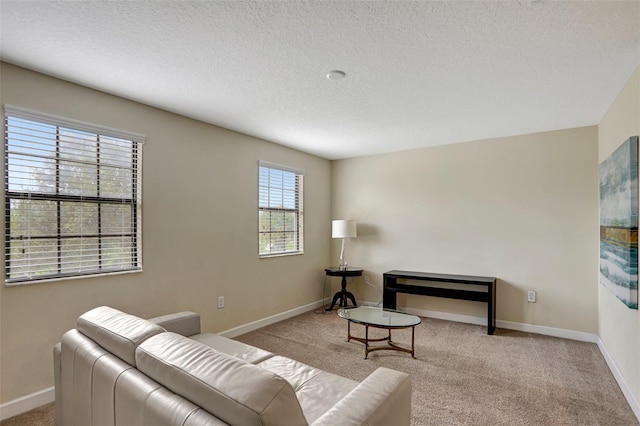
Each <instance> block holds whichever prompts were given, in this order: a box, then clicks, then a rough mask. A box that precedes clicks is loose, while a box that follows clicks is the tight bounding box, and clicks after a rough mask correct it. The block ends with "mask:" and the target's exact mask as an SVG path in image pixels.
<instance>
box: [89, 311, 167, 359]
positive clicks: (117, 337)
mask: <svg viewBox="0 0 640 426" xmlns="http://www.w3.org/2000/svg"><path fill="white" fill-rule="evenodd" d="M77 324H78V325H77V329H78V331H79V332H80V333H82V334H84V335H85V336H87V337H88V338H90V339H91V340H93V341H94V342H96V343H97V344H99V345H100V346H102V347H103V348H104V349H106V350H107V351H109V352H111V353H112V354H114V355H116V356H117V357H118V358H120V359H121V360H123V361H124V362H126V363H128V364H130V365H133V366H135V365H136V361H135V351H136V348H137V347H138V345H139V344H140V343H142V342H144V341H145V340H146V339H148V338H149V337H151V336H155V335H157V334H160V333H164V332H165V329H164V328H162V327H160V326H159V325H156V324H153V323H151V322H149V321H147V320H144V319H142V318H138V317H136V316H133V315H129V314H125V313H124V312H121V311H119V310H117V309H113V308H110V307H108V306H101V307H99V308H95V309H92V310H90V311H88V312H86V313H84V314H82V315H81V316H80V317H78V322H77Z"/></svg>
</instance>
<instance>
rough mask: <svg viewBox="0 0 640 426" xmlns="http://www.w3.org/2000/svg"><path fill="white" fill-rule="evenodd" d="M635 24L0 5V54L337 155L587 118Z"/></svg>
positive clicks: (599, 106)
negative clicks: (337, 74) (335, 75)
mask: <svg viewBox="0 0 640 426" xmlns="http://www.w3.org/2000/svg"><path fill="white" fill-rule="evenodd" d="M639 23H640V2H638V1H625V2H613V1H601V2H598V1H591V2H582V1H572V2H567V1H562V2H556V1H546V0H539V1H521V2H518V1H505V2H497V1H476V2H453V1H449V2H429V1H417V2H413V1H411V2H410V1H393V2H387V1H372V2H365V1H312V2H302V1H278V2H271V1H260V2H256V1H228V2H224V1H215V2H214V1H210V2H207V1H126V2H111V1H110V2H106V1H90V2H75V1H68V2H67V1H65V2H58V1H46V2H41V1H25V2H14V1H4V0H2V1H0V31H1V33H0V36H1V37H0V39H1V44H0V58H1V59H2V60H3V61H6V62H9V63H13V64H16V65H20V66H23V67H26V68H30V69H33V70H36V71H40V72H43V73H45V74H50V75H53V76H57V77H60V78H63V79H65V80H69V81H72V82H76V83H79V84H82V85H85V86H89V87H93V88H96V89H99V90H102V91H105V92H108V93H113V94H116V95H119V96H123V97H126V98H129V99H133V100H136V101H139V102H143V103H145V104H149V105H152V106H155V107H159V108H162V109H165V110H169V111H172V112H176V113H179V114H183V115H186V116H189V117H193V118H196V119H199V120H202V121H205V122H209V123H213V124H216V125H219V126H222V127H226V128H229V129H233V130H237V131H240V132H243V133H247V134H250V135H254V136H257V137H260V138H263V139H266V140H269V141H272V142H276V143H279V144H282V145H287V146H290V147H293V148H297V149H299V150H302V151H306V152H309V153H312V154H316V155H319V156H322V157H325V158H329V159H337V158H347V157H354V156H362V155H369V154H376V153H383V152H390V151H397V150H404V149H411V148H418V147H425V146H434V145H441V144H447V143H455V142H463V141H470V140H476V139H482V138H489V137H500V136H507V135H515V134H523V133H531V132H538V131H546V130H554V129H561V128H572V127H578V126H585V125H594V124H597V123H598V122H599V121H600V119H601V118H602V116H603V114H604V113H605V111H606V109H607V108H608V107H609V105H611V103H612V101H613V99H614V98H615V96H616V95H617V94H618V92H619V91H620V89H621V88H622V86H623V85H624V83H625V82H626V81H627V79H628V78H629V77H630V75H631V73H632V72H633V70H634V69H635V67H636V66H637V65H638V64H639V63H640V25H639ZM336 69H337V70H343V71H344V72H346V74H347V76H346V78H344V79H342V80H338V81H331V80H329V79H327V78H326V77H325V75H326V73H327V72H329V71H331V70H336Z"/></svg>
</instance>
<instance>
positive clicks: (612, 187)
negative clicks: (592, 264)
mask: <svg viewBox="0 0 640 426" xmlns="http://www.w3.org/2000/svg"><path fill="white" fill-rule="evenodd" d="M600 284H602V285H604V286H605V287H607V288H608V289H609V290H611V292H612V293H613V294H614V295H615V296H616V297H617V298H618V299H620V300H621V301H622V302H623V303H624V304H625V305H627V306H628V307H629V308H631V309H638V136H632V137H630V138H629V139H627V140H626V141H625V142H624V143H623V144H622V145H620V147H618V149H616V151H615V152H614V153H613V154H611V155H610V156H609V157H608V158H607V159H606V160H604V161H603V162H602V164H600Z"/></svg>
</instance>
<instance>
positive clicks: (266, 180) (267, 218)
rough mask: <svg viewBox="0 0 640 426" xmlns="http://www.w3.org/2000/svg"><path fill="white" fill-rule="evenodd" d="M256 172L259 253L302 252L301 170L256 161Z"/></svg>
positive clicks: (302, 173) (302, 174)
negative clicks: (257, 164)
mask: <svg viewBox="0 0 640 426" xmlns="http://www.w3.org/2000/svg"><path fill="white" fill-rule="evenodd" d="M258 175H259V183H258V187H259V201H258V218H259V219H258V221H259V222H258V232H259V238H258V240H259V252H260V256H273V255H283V254H296V253H302V252H303V251H304V245H303V232H302V231H303V226H302V224H303V220H302V210H303V209H302V193H303V178H304V172H302V171H300V170H295V169H291V168H288V167H283V166H278V165H275V164H269V163H264V162H260V164H259V173H258Z"/></svg>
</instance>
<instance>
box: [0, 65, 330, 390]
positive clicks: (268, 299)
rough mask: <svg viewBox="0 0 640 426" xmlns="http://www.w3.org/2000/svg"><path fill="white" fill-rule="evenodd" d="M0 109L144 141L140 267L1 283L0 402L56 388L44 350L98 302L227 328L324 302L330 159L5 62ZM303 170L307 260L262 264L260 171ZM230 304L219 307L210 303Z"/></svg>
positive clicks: (48, 353)
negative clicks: (184, 315)
mask: <svg viewBox="0 0 640 426" xmlns="http://www.w3.org/2000/svg"><path fill="white" fill-rule="evenodd" d="M1 67H2V68H1V69H0V73H1V80H0V93H1V98H0V101H1V103H2V104H5V103H7V104H12V105H16V106H20V107H25V108H30V109H34V110H38V111H41V112H46V113H51V114H56V115H62V116H65V117H68V118H73V119H78V120H84V121H88V122H92V123H96V124H101V125H106V126H110V127H115V128H119V129H122V130H128V131H133V132H138V133H142V134H145V135H146V136H147V142H146V144H145V145H144V150H143V170H144V171H143V176H144V179H143V242H144V252H143V262H144V263H143V268H144V272H142V273H137V274H128V275H118V276H109V277H100V278H97V277H96V278H88V279H79V280H67V281H60V282H52V283H44V284H37V285H28V286H20V287H5V286H0V299H1V300H0V307H1V312H0V322H1V324H0V327H1V328H0V333H1V336H0V338H1V340H0V356H1V359H0V378H1V379H0V403H4V402H7V401H11V400H13V399H15V398H18V397H20V396H23V395H27V394H30V393H33V392H36V391H40V390H42V389H45V388H47V387H50V386H52V385H53V370H52V357H51V353H52V347H53V345H54V344H55V343H56V342H57V341H58V340H59V339H60V336H61V335H62V334H63V332H65V331H66V330H68V329H70V328H72V327H73V326H74V320H75V318H76V317H77V316H78V315H79V314H81V313H82V312H84V311H87V310H88V309H91V308H93V307H95V306H99V305H111V306H114V307H116V308H119V309H123V310H125V311H128V312H131V313H134V314H137V315H140V316H143V317H151V316H154V315H160V314H165V313H169V312H174V311H178V310H192V311H196V312H200V313H201V314H202V320H203V328H204V329H205V330H208V331H221V330H226V329H229V328H232V327H235V326H238V325H242V324H246V323H248V322H251V321H255V320H258V319H262V318H265V317H267V316H270V315H274V314H277V313H280V312H283V311H286V310H288V309H292V308H297V307H300V306H303V305H305V304H308V303H312V302H315V301H317V300H319V299H320V298H321V297H322V292H323V284H324V275H323V268H324V267H325V266H326V265H327V262H328V261H329V256H328V255H329V251H330V239H329V238H328V235H330V205H329V202H330V171H331V167H330V163H329V161H327V160H323V159H320V158H318V157H314V156H311V155H307V154H303V153H300V152H297V151H294V150H291V149H288V148H284V147H282V146H279V145H275V144H272V143H269V142H265V141H262V140H258V139H256V138H252V137H249V136H245V135H242V134H239V133H235V132H232V131H228V130H224V129H221V128H218V127H215V126H211V125H207V124H204V123H202V122H198V121H194V120H191V119H187V118H184V117H181V116H178V115H175V114H171V113H167V112H164V111H161V110H158V109H154V108H151V107H148V106H144V105H141V104H138V103H135V102H131V101H128V100H125V99H122V98H118V97H115V96H111V95H107V94H105V93H101V92H98V91H94V90H91V89H88V88H84V87H81V86H78V85H74V84H71V83H67V82H64V81H61V80H57V79H54V78H50V77H46V76H44V75H41V74H37V73H34V72H30V71H27V70H24V69H21V68H17V67H14V66H11V65H8V64H1ZM259 160H265V161H269V162H273V163H279V164H284V165H288V166H292V167H295V168H299V169H303V170H305V172H306V173H305V205H304V206H305V254H304V255H299V256H287V257H279V258H270V259H258V254H257V250H258V242H257V229H258V224H257V222H258V218H257V199H258V195H257V182H258V177H257V167H258V161H259ZM219 295H224V296H225V302H226V306H225V308H224V309H216V299H217V296H219Z"/></svg>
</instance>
